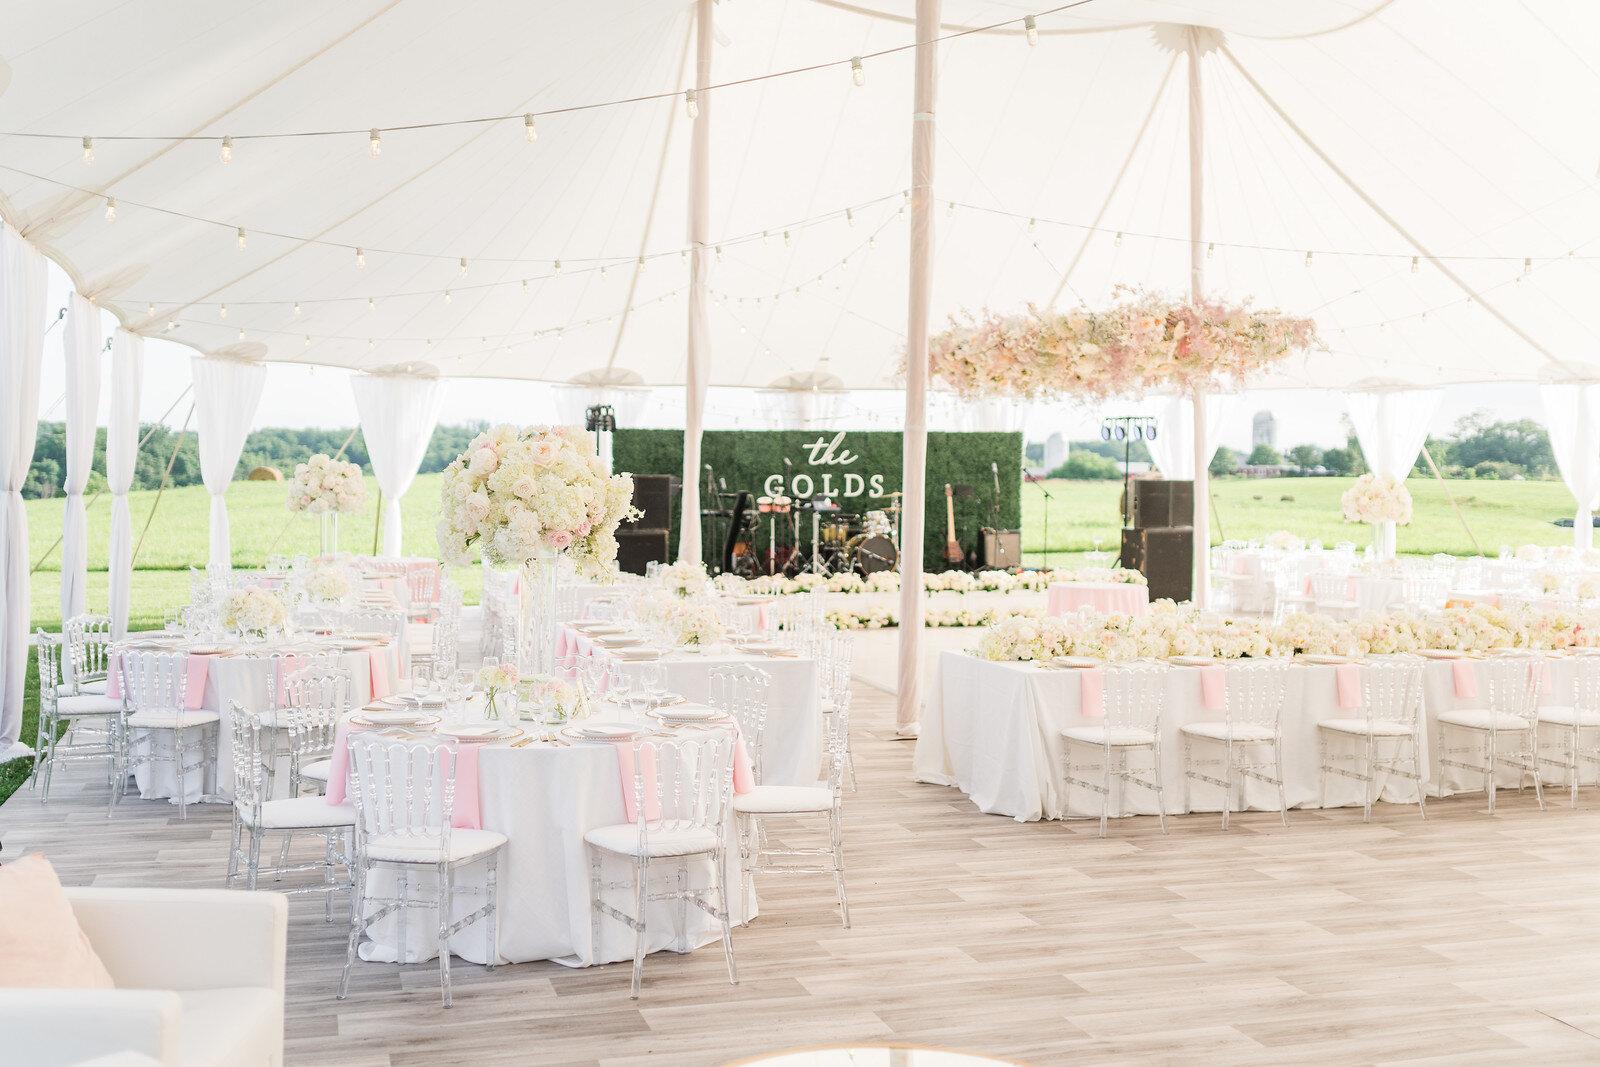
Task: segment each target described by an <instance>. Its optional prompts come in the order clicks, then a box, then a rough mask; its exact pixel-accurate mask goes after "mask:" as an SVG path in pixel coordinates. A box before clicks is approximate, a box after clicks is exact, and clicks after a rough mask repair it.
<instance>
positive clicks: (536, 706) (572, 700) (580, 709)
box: [522, 674, 586, 722]
mask: <svg viewBox="0 0 1600 1067" xmlns="http://www.w3.org/2000/svg"><path fill="white" fill-rule="evenodd" d="M522 685H523V696H524V697H525V698H526V706H527V709H528V710H529V711H530V712H532V711H535V710H536V711H537V712H538V713H539V717H540V718H541V719H542V720H543V721H545V722H566V721H567V720H569V719H579V718H582V717H583V716H584V714H585V711H586V709H585V707H584V704H583V696H582V694H581V693H580V692H579V691H578V687H577V686H575V685H573V684H572V683H571V682H568V681H564V680H562V679H560V678H557V677H556V676H555V675H553V674H535V675H534V676H533V677H531V678H528V679H527V680H525V681H524V682H523V683H522Z"/></svg>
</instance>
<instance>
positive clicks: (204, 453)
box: [191, 356, 267, 568]
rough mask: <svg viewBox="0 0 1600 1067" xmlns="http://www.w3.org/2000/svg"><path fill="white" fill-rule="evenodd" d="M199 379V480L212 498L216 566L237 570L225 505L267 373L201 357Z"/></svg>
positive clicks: (196, 380)
mask: <svg viewBox="0 0 1600 1067" xmlns="http://www.w3.org/2000/svg"><path fill="white" fill-rule="evenodd" d="M191 367H192V369H193V373H194V411H195V424H196V426H197V427H198V434H199V444H200V478H201V480H202V481H204V482H205V483H206V492H208V493H210V494H211V562H212V563H213V564H216V565H217V566H219V567H223V568H230V567H232V566H233V546H232V543H231V540H230V538H229V534H228V505H227V504H225V503H224V502H223V500H222V496H223V494H224V493H226V492H227V491H228V484H229V483H230V482H232V481H233V470H234V468H235V467H237V466H238V465H239V454H240V453H241V452H243V451H244V440H245V438H246V437H248V436H249V435H250V424H251V423H252V422H254V421H255V417H256V405H257V404H259V403H260V402H261V388H262V386H264V385H265V384H266V381H267V368H266V367H265V366H263V365H262V364H260V363H247V362H245V361H243V360H237V359H213V358H207V357H203V356H197V357H195V359H194V360H193V361H192V362H191Z"/></svg>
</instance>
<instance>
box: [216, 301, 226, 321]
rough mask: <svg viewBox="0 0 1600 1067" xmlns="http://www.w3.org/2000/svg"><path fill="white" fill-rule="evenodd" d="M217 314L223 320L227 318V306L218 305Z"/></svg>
mask: <svg viewBox="0 0 1600 1067" xmlns="http://www.w3.org/2000/svg"><path fill="white" fill-rule="evenodd" d="M217 314H218V315H220V316H221V317H223V318H227V317H228V305H227V304H221V305H219V306H218V307H217Z"/></svg>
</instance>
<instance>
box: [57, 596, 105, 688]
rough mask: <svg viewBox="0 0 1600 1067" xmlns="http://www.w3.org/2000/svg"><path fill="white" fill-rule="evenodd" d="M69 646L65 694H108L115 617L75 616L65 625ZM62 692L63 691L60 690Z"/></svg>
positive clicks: (66, 639)
mask: <svg viewBox="0 0 1600 1067" xmlns="http://www.w3.org/2000/svg"><path fill="white" fill-rule="evenodd" d="M61 636H62V637H63V638H64V639H65V641H66V645H67V660H66V662H65V664H64V666H65V667H66V668H67V669H66V670H64V671H63V672H62V675H63V679H62V680H63V682H64V683H65V684H66V686H67V687H68V689H69V691H68V692H66V693H63V694H62V695H63V696H81V695H83V694H85V693H92V694H96V695H100V696H104V695H105V691H106V681H107V678H108V677H109V669H110V653H111V616H109V615H74V616H73V617H72V618H70V619H68V620H67V621H66V623H65V624H63V625H62V627H61ZM58 692H59V690H58Z"/></svg>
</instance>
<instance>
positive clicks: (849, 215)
mask: <svg viewBox="0 0 1600 1067" xmlns="http://www.w3.org/2000/svg"><path fill="white" fill-rule="evenodd" d="M844 221H846V222H848V223H849V224H850V226H851V228H852V229H854V228H855V224H856V216H855V212H853V211H851V210H850V209H849V208H845V209H844Z"/></svg>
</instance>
